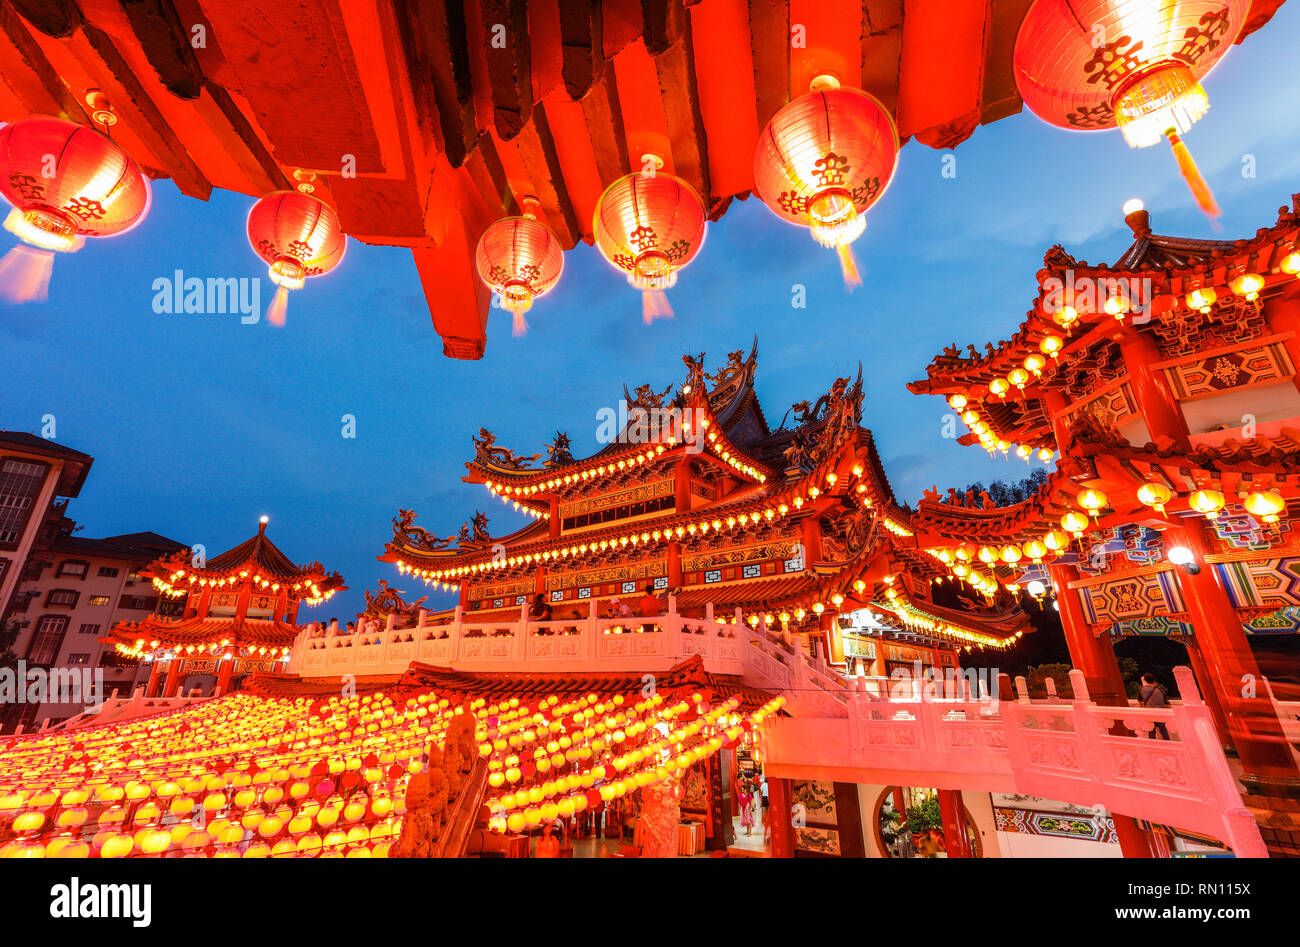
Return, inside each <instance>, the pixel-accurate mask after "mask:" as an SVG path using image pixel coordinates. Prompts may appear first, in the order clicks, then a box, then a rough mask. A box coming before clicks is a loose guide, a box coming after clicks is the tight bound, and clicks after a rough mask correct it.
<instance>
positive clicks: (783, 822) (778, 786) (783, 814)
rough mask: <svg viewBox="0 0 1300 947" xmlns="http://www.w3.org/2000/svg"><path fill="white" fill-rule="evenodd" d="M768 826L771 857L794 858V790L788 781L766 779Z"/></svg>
mask: <svg viewBox="0 0 1300 947" xmlns="http://www.w3.org/2000/svg"><path fill="white" fill-rule="evenodd" d="M767 802H768V813H767V819H768V826H769V827H770V828H771V830H772V857H773V858H794V789H793V787H792V786H791V785H790V780H788V779H781V778H776V779H774V778H772V777H771V776H769V777H768V778H767Z"/></svg>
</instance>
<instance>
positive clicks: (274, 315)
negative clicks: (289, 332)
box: [266, 286, 289, 326]
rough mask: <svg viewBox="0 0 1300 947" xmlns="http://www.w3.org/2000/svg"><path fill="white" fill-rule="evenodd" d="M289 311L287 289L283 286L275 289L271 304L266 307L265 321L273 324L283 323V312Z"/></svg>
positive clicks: (280, 324)
mask: <svg viewBox="0 0 1300 947" xmlns="http://www.w3.org/2000/svg"><path fill="white" fill-rule="evenodd" d="M288 311H289V291H288V290H287V289H285V288H284V287H283V286H279V287H277V288H276V290H275V295H274V296H273V297H272V298H271V305H269V306H267V307H266V321H267V322H269V323H271V325H273V326H282V325H284V317H285V314H286V313H287V312H288Z"/></svg>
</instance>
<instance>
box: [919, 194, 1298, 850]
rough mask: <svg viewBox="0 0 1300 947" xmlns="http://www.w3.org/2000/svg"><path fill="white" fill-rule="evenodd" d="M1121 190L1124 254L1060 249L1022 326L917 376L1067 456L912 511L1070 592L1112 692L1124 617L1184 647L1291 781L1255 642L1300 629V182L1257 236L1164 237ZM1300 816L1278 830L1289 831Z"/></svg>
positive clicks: (1249, 736) (1261, 786)
mask: <svg viewBox="0 0 1300 947" xmlns="http://www.w3.org/2000/svg"><path fill="white" fill-rule="evenodd" d="M1125 209H1126V211H1127V216H1126V218H1125V220H1126V222H1127V223H1128V225H1129V226H1130V227H1131V229H1132V231H1133V236H1134V242H1133V244H1132V245H1131V246H1130V247H1129V248H1128V249H1127V250H1126V251H1125V252H1124V253H1123V254H1122V255H1121V256H1120V257H1119V258H1118V259H1117V260H1116V261H1115V262H1114V263H1113V264H1110V265H1105V264H1102V265H1094V264H1089V263H1085V262H1081V261H1078V260H1076V259H1074V258H1073V257H1072V256H1070V255H1069V254H1068V253H1067V252H1066V251H1065V250H1064V249H1062V248H1061V247H1059V246H1057V247H1053V248H1052V249H1051V250H1049V251H1048V252H1047V254H1046V255H1045V257H1044V262H1043V268H1042V269H1041V270H1040V271H1039V272H1038V274H1037V282H1038V286H1037V293H1036V296H1035V298H1034V300H1033V308H1032V309H1031V310H1030V311H1029V312H1028V314H1027V315H1026V318H1025V320H1024V322H1023V323H1022V324H1021V327H1020V329H1019V331H1017V332H1016V334H1015V335H1014V336H1013V337H1012V338H1011V339H1009V340H1007V341H1005V342H1002V343H1000V344H998V345H996V346H995V345H993V344H988V345H986V346H985V349H984V351H983V352H980V351H977V350H976V349H975V348H974V347H973V346H972V347H970V348H969V350H968V352H966V353H963V352H961V351H959V350H958V349H957V347H956V346H953V347H951V348H949V349H947V350H945V352H944V353H943V354H941V355H940V356H938V357H936V358H935V360H934V361H933V362H932V363H931V364H930V366H929V368H928V370H927V375H926V377H925V378H924V379H921V380H919V381H916V382H913V383H912V384H911V385H910V386H909V387H910V388H911V390H912V391H913V392H915V393H917V394H936V395H941V396H943V397H945V398H946V399H947V402H948V405H949V407H950V408H951V409H952V411H953V412H955V413H956V414H959V415H960V417H961V420H962V422H964V423H965V424H966V426H967V428H968V431H967V433H966V434H965V435H964V436H963V437H962V442H963V443H967V444H979V445H981V446H983V447H984V448H985V449H986V450H988V451H990V452H997V451H1000V452H1003V453H1009V452H1011V451H1013V450H1014V451H1015V452H1016V453H1017V454H1019V455H1020V456H1021V457H1024V458H1026V459H1029V458H1030V457H1031V456H1033V455H1038V456H1040V457H1042V458H1046V459H1049V460H1050V458H1051V457H1052V455H1053V454H1054V453H1056V452H1059V462H1058V464H1057V465H1056V468H1055V470H1054V471H1053V472H1052V473H1051V474H1050V475H1049V476H1048V477H1047V479H1046V481H1045V482H1044V483H1043V484H1042V486H1041V488H1040V489H1039V490H1038V491H1037V493H1036V494H1035V495H1033V496H1031V497H1029V498H1028V499H1026V500H1024V501H1023V502H1021V503H1018V504H1015V505H1013V506H1005V507H995V506H993V505H992V504H979V503H972V502H969V501H968V500H966V499H963V498H959V497H957V496H955V495H952V494H950V495H949V496H947V497H946V498H945V497H941V496H940V495H939V494H938V492H937V491H936V492H933V493H932V494H930V495H929V496H927V498H926V500H925V501H923V502H922V503H921V504H920V506H919V509H918V511H917V513H916V515H915V516H914V517H913V518H912V524H913V527H914V528H915V529H916V532H917V534H918V542H919V543H920V544H921V545H922V546H923V547H925V548H926V549H927V550H929V553H930V555H931V556H932V557H933V558H934V559H936V560H937V561H940V562H942V563H943V564H944V565H946V566H947V567H948V568H949V569H950V570H952V571H961V570H963V569H965V568H968V567H969V566H968V564H969V563H972V562H974V563H978V562H979V561H980V560H983V561H985V562H989V563H991V564H992V567H993V568H994V569H995V570H996V572H997V575H998V579H999V581H1001V582H1004V583H1015V584H1019V585H1022V586H1025V587H1026V588H1028V589H1030V590H1031V591H1033V592H1035V593H1037V594H1039V595H1042V594H1044V593H1045V592H1046V591H1047V590H1048V589H1051V590H1053V591H1054V594H1055V597H1056V601H1057V604H1058V606H1059V609H1060V613H1061V617H1062V622H1063V624H1064V627H1065V631H1066V635H1067V639H1068V642H1069V645H1070V653H1071V657H1072V659H1073V661H1074V663H1075V666H1076V667H1078V668H1080V669H1081V670H1083V671H1084V672H1085V674H1086V675H1087V679H1088V686H1089V691H1090V693H1092V694H1093V695H1094V697H1096V698H1097V699H1098V700H1100V701H1103V702H1105V701H1107V700H1110V701H1113V702H1120V701H1122V700H1124V698H1125V695H1124V690H1123V682H1122V681H1121V679H1120V676H1119V672H1118V668H1117V666H1116V659H1115V655H1114V651H1113V647H1112V643H1113V642H1114V641H1115V640H1117V639H1118V638H1119V637H1121V636H1124V635H1138V634H1157V635H1166V636H1169V637H1170V638H1173V639H1175V640H1178V641H1180V642H1181V643H1183V644H1184V645H1186V647H1187V653H1188V658H1189V661H1190V664H1191V666H1192V668H1193V669H1194V671H1195V674H1196V678H1197V681H1198V684H1199V686H1200V688H1201V690H1202V691H1204V692H1205V694H1206V697H1207V703H1209V704H1210V705H1211V707H1212V709H1213V710H1214V713H1215V717H1216V721H1217V724H1218V726H1219V728H1220V733H1221V737H1222V739H1223V741H1224V743H1225V745H1226V746H1229V747H1234V748H1235V751H1236V752H1237V754H1238V755H1239V757H1240V759H1241V763H1242V766H1243V768H1244V770H1245V776H1244V780H1245V784H1246V785H1247V786H1248V787H1249V788H1251V789H1252V791H1253V792H1256V793H1259V794H1261V795H1269V794H1278V793H1281V794H1289V793H1293V792H1294V789H1295V787H1296V786H1297V773H1296V767H1295V762H1294V759H1293V755H1292V753H1291V750H1290V749H1289V747H1288V746H1287V741H1286V739H1285V738H1284V735H1283V733H1282V731H1281V729H1280V724H1279V722H1278V719H1277V715H1276V713H1275V704H1274V702H1273V701H1272V699H1271V698H1272V697H1274V696H1277V695H1274V694H1273V691H1272V688H1271V686H1270V685H1269V684H1268V683H1267V680H1266V678H1267V672H1268V668H1262V667H1261V664H1260V661H1259V660H1258V659H1257V657H1256V651H1257V650H1258V649H1257V648H1252V645H1251V642H1252V640H1254V641H1256V642H1258V641H1259V640H1260V637H1259V636H1263V635H1273V634H1294V633H1295V632H1296V631H1297V630H1298V629H1300V593H1297V591H1296V578H1295V576H1296V573H1297V569H1298V568H1300V550H1298V549H1297V542H1296V539H1295V537H1294V535H1293V533H1292V527H1291V523H1290V510H1291V509H1292V508H1293V506H1294V504H1295V502H1296V501H1297V499H1300V477H1298V474H1300V375H1298V374H1297V364H1298V362H1297V358H1298V357H1300V338H1298V337H1297V332H1298V331H1300V280H1298V279H1297V278H1296V277H1297V273H1300V242H1298V239H1300V216H1298V214H1300V196H1296V197H1293V199H1292V204H1291V206H1290V207H1283V208H1281V210H1280V211H1279V214H1278V218H1277V221H1276V223H1274V224H1273V225H1272V226H1269V227H1265V228H1261V229H1260V230H1259V231H1258V232H1257V233H1256V234H1255V235H1254V236H1251V237H1248V238H1245V239H1240V240H1192V239H1184V238H1178V237H1168V236H1162V235H1159V234H1155V233H1153V232H1152V229H1151V223H1150V217H1149V215H1148V213H1147V212H1146V211H1145V210H1144V209H1142V208H1141V207H1140V206H1136V205H1129V206H1126V208H1125ZM1261 804H1262V805H1265V806H1266V807H1267V805H1266V804H1264V803H1261ZM1286 824H1287V825H1290V823H1289V822H1288V823H1286ZM1293 829H1294V826H1291V827H1290V828H1277V830H1276V832H1275V833H1274V835H1275V839H1277V840H1278V841H1277V845H1278V846H1279V850H1281V849H1287V848H1288V847H1289V848H1294V838H1295V836H1294V835H1292V834H1288V833H1291V832H1293Z"/></svg>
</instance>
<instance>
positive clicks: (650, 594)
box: [636, 585, 660, 617]
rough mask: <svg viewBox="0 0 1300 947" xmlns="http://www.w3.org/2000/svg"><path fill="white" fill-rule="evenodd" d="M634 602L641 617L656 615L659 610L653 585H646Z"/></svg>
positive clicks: (657, 597)
mask: <svg viewBox="0 0 1300 947" xmlns="http://www.w3.org/2000/svg"><path fill="white" fill-rule="evenodd" d="M636 604H637V611H638V612H640V613H641V615H642V616H643V617H644V616H649V615H658V614H659V610H660V606H659V596H657V595H655V587H654V586H653V585H647V586H646V587H645V592H644V594H643V595H642V596H641V598H639V599H638V600H637V603H636Z"/></svg>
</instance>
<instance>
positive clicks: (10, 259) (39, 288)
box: [0, 246, 54, 303]
mask: <svg viewBox="0 0 1300 947" xmlns="http://www.w3.org/2000/svg"><path fill="white" fill-rule="evenodd" d="M53 272H54V254H53V253H51V252H50V251H49V250H37V249H34V248H32V247H26V246H17V247H14V248H13V249H12V250H10V251H9V252H8V253H6V254H5V257H4V259H3V260H0V299H6V300H8V301H9V302H11V303H28V302H45V300H46V299H47V298H48V297H49V294H50V275H51V274H52V273H53Z"/></svg>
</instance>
